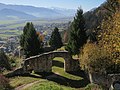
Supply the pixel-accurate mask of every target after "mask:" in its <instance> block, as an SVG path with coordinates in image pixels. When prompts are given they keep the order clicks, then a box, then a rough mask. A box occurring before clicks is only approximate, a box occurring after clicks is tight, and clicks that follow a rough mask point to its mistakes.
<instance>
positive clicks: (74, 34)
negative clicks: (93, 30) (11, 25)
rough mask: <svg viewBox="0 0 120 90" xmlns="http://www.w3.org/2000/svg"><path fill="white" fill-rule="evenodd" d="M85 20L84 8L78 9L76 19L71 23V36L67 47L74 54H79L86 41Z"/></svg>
mask: <svg viewBox="0 0 120 90" xmlns="http://www.w3.org/2000/svg"><path fill="white" fill-rule="evenodd" d="M86 37H87V36H86V32H85V20H84V17H83V10H82V9H81V8H80V9H78V10H77V14H76V16H75V17H74V21H73V22H72V24H71V31H70V37H69V41H68V45H67V47H66V49H67V50H68V51H69V52H70V54H72V55H76V54H79V52H80V48H81V47H82V46H83V45H84V43H85V42H86Z"/></svg>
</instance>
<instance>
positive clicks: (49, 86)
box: [10, 57, 82, 90]
mask: <svg viewBox="0 0 120 90" xmlns="http://www.w3.org/2000/svg"><path fill="white" fill-rule="evenodd" d="M54 61H55V62H54ZM56 61H58V62H57V63H56ZM53 62H54V65H53V67H52V70H53V73H57V74H59V75H60V76H61V77H63V78H67V79H71V80H76V81H77V80H82V78H81V77H79V76H75V75H72V74H69V73H66V72H64V68H63V67H64V64H63V62H64V59H63V58H60V57H56V58H54V60H53ZM61 64H62V66H60V65H61ZM38 80H39V81H40V82H39V83H36V84H34V85H33V86H31V87H29V88H26V89H25V90H77V89H75V88H71V87H69V86H64V85H60V84H58V83H55V82H53V81H48V80H46V79H41V78H36V77H21V76H20V77H13V78H10V84H11V86H12V87H18V86H20V85H24V84H28V83H31V82H34V81H38ZM78 90H81V89H80V88H79V89H78Z"/></svg>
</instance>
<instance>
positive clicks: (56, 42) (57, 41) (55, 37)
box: [49, 27, 63, 49]
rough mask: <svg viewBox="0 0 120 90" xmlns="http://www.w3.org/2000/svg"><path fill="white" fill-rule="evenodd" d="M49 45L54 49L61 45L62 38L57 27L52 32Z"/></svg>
mask: <svg viewBox="0 0 120 90" xmlns="http://www.w3.org/2000/svg"><path fill="white" fill-rule="evenodd" d="M49 44H50V45H51V47H52V48H54V49H58V48H60V47H61V46H62V45H63V43H62V38H61V36H60V33H59V29H58V28H57V27H55V29H54V31H53V32H52V35H51V38H50V41H49Z"/></svg>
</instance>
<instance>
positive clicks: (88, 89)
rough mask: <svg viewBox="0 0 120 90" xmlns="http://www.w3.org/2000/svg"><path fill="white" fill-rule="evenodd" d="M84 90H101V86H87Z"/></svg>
mask: <svg viewBox="0 0 120 90" xmlns="http://www.w3.org/2000/svg"><path fill="white" fill-rule="evenodd" d="M85 90H103V89H102V87H101V86H99V85H96V84H89V85H87V86H86V87H85Z"/></svg>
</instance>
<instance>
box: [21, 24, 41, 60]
mask: <svg viewBox="0 0 120 90" xmlns="http://www.w3.org/2000/svg"><path fill="white" fill-rule="evenodd" d="M20 45H21V47H22V48H23V50H24V54H25V55H26V58H27V57H30V56H34V55H37V54H39V53H41V52H42V43H41V41H40V39H39V37H38V35H37V33H36V30H35V28H34V26H33V24H32V23H27V24H26V26H25V27H24V29H23V34H22V35H21V39H20Z"/></svg>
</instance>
